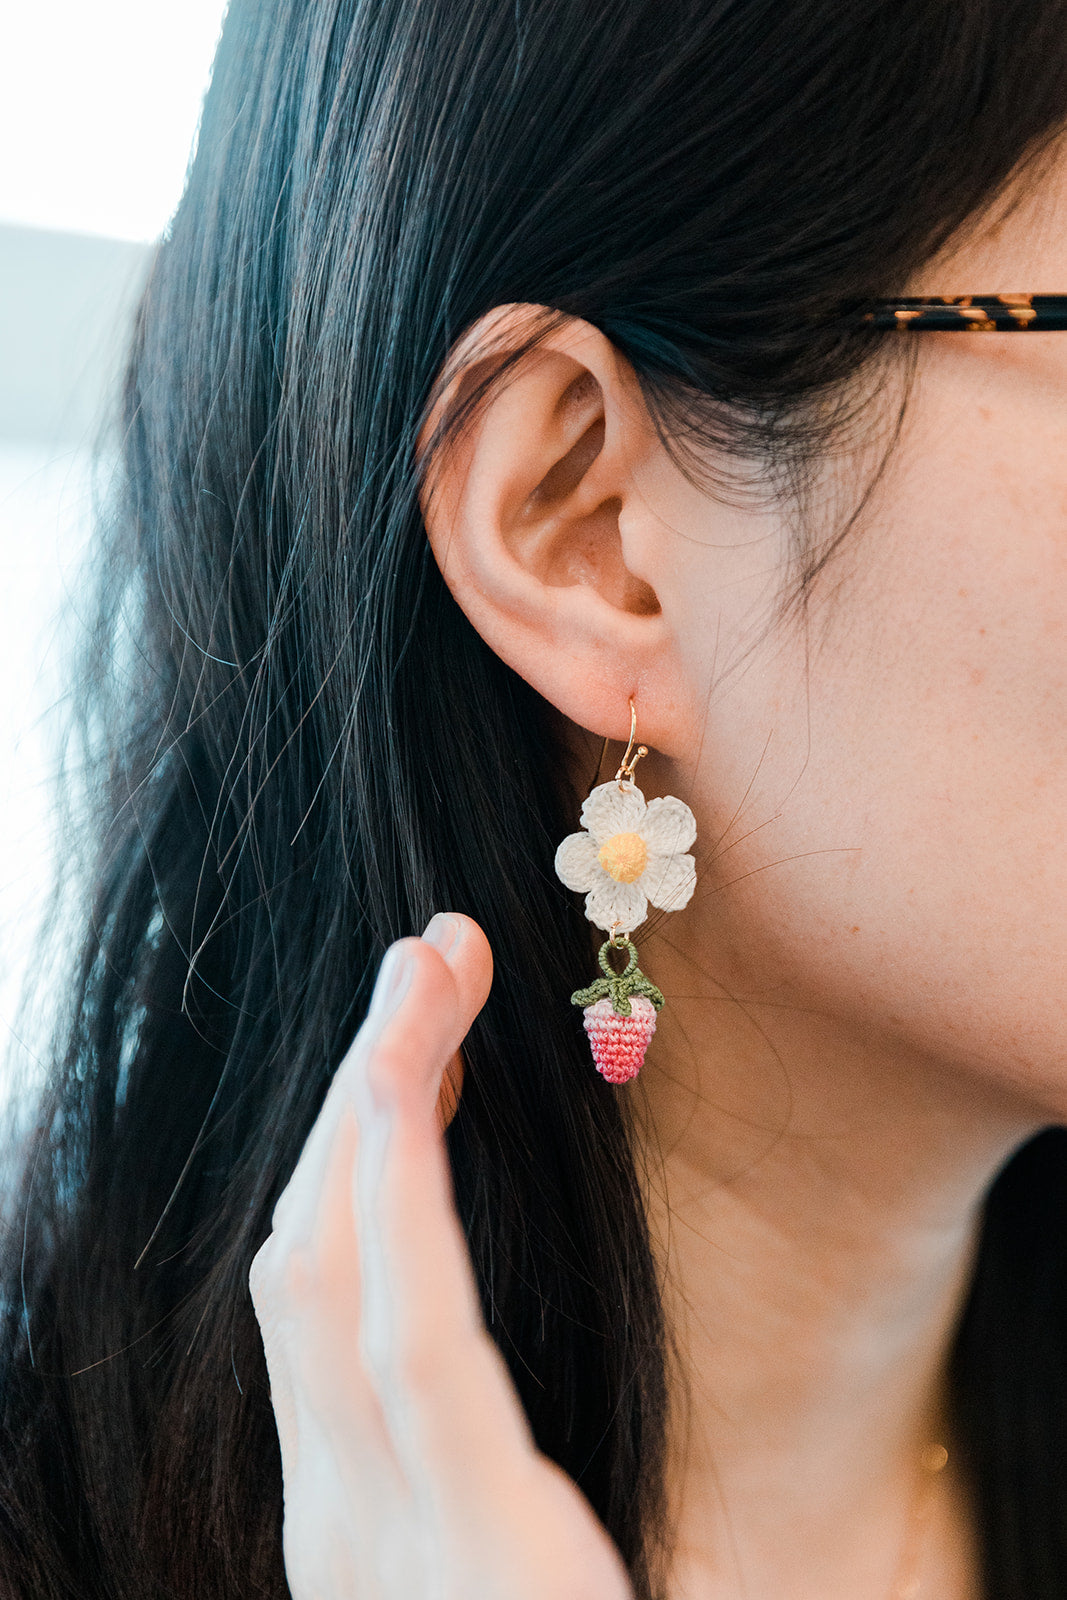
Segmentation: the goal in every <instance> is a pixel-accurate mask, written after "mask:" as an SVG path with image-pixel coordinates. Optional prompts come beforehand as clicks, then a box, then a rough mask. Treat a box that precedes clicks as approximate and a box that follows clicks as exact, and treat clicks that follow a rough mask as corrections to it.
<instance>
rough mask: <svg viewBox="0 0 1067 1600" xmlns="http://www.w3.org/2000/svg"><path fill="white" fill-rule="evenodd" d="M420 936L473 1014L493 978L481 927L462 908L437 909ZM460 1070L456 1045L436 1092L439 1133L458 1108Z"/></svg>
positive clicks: (489, 950) (458, 1052) (462, 1072)
mask: <svg viewBox="0 0 1067 1600" xmlns="http://www.w3.org/2000/svg"><path fill="white" fill-rule="evenodd" d="M442 935H443V938H442ZM422 937H423V938H424V939H425V940H427V941H429V942H431V943H433V944H434V945H435V947H436V948H437V949H438V950H440V952H441V954H442V955H443V956H444V958H445V960H446V961H447V963H448V965H449V967H450V968H451V969H452V975H453V977H454V978H455V980H456V986H457V988H458V989H459V991H460V996H461V1004H465V1005H466V1006H467V1007H468V1008H469V1009H470V1011H471V1013H472V1015H474V1016H476V1015H477V1013H478V1012H479V1011H480V1010H481V1008H482V1006H483V1005H484V1004H485V1002H486V1000H487V999H488V997H489V990H490V988H491V987H492V982H493V952H492V950H491V948H490V945H489V940H488V939H487V938H486V937H485V934H484V933H483V932H482V929H481V928H480V927H479V926H478V924H477V923H476V922H475V921H474V920H473V919H472V918H471V917H466V916H464V915H463V914H462V912H458V911H453V912H448V913H446V912H443V911H439V912H438V913H437V915H436V916H434V917H432V918H431V919H430V922H429V925H428V926H427V928H426V931H425V932H424V933H423V936H422ZM464 997H465V998H464ZM464 1070H465V1068H464V1061H463V1051H462V1049H459V1050H456V1051H455V1052H454V1054H453V1055H452V1056H451V1057H450V1058H449V1060H448V1061H447V1062H446V1064H445V1070H444V1076H443V1077H442V1079H441V1088H440V1091H439V1093H438V1096H437V1126H438V1128H439V1129H440V1131H441V1132H442V1133H443V1132H444V1131H445V1129H446V1128H448V1127H449V1125H450V1124H451V1122H452V1119H453V1117H454V1116H455V1114H456V1112H457V1111H458V1110H459V1101H460V1096H461V1095H462V1093H463V1077H464Z"/></svg>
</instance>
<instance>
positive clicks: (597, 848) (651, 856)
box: [556, 780, 697, 933]
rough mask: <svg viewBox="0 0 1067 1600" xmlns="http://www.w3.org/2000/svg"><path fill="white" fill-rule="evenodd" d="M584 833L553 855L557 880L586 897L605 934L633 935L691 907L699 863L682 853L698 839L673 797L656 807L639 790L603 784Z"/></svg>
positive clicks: (587, 807) (592, 799)
mask: <svg viewBox="0 0 1067 1600" xmlns="http://www.w3.org/2000/svg"><path fill="white" fill-rule="evenodd" d="M581 821H582V827H583V828H585V829H587V830H588V831H587V832H585V833H570V834H568V835H567V837H566V838H565V839H564V840H563V843H562V844H561V845H560V847H559V849H558V850H557V851H556V873H557V875H558V876H559V877H560V878H561V879H562V880H563V882H564V883H565V884H566V885H567V888H568V889H578V890H584V891H585V914H586V916H587V917H588V918H589V921H590V922H592V923H595V925H596V926H597V927H598V928H603V929H604V931H605V933H610V932H611V931H612V929H613V928H615V927H616V926H618V928H619V932H620V933H632V932H633V930H634V928H636V927H637V924H638V923H639V922H644V920H645V918H646V917H647V916H648V902H649V901H650V900H651V902H652V904H653V905H654V906H658V907H659V908H660V909H661V910H663V911H678V910H680V909H681V907H682V906H685V905H688V904H689V900H690V898H691V896H692V893H693V890H694V889H695V887H696V881H697V880H696V862H695V860H694V859H693V857H692V856H691V855H687V854H685V852H686V851H687V850H688V849H689V846H690V845H691V844H692V843H693V842H694V840H695V839H696V836H697V825H696V818H695V817H694V816H693V813H692V812H691V811H690V809H689V807H688V806H687V805H686V804H685V803H684V801H682V800H677V799H675V797H674V795H667V796H666V797H665V798H663V799H660V800H651V801H649V803H648V804H647V805H646V804H645V797H644V795H643V794H642V793H641V791H640V789H639V788H638V787H637V785H636V784H634V783H632V782H625V781H624V783H623V788H622V792H621V793H620V791H619V785H618V783H617V782H616V781H615V780H612V782H610V783H601V784H599V785H598V786H597V787H596V788H595V789H594V790H593V791H592V792H591V794H590V795H589V797H588V799H587V800H586V802H585V804H584V805H583V806H582V817H581Z"/></svg>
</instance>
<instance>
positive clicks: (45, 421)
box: [0, 0, 224, 1072]
mask: <svg viewBox="0 0 1067 1600" xmlns="http://www.w3.org/2000/svg"><path fill="white" fill-rule="evenodd" d="M223 8H224V6H223V0H26V3H24V4H22V5H20V6H17V7H15V6H12V7H9V8H7V10H6V11H5V14H4V23H3V31H2V35H0V149H2V150H3V158H2V160H0V683H2V685H3V687H2V691H0V1058H3V1057H7V1061H8V1067H9V1069H12V1068H13V1069H16V1070H18V1071H19V1072H21V1071H25V1070H26V1067H27V1062H28V1056H29V1055H32V1052H33V1041H32V1040H31V1039H30V1038H27V1040H26V1044H25V1050H24V1051H23V1052H22V1056H20V1057H19V1058H18V1059H17V1060H16V1058H15V1055H14V1054H12V1053H11V1052H10V1050H9V1041H10V1039H11V1035H12V1030H13V1027H14V1023H15V1007H16V999H17V995H18V992H19V988H20V984H21V978H22V965H23V961H24V959H25V956H26V952H27V950H28V947H29V939H30V936H31V933H32V930H33V928H34V927H35V919H36V917H37V916H38V914H39V910H40V906H41V898H42V894H43V890H44V887H45V886H46V885H47V883H48V882H49V880H50V875H51V871H52V860H53V857H54V853H55V851H56V850H58V851H59V852H60V859H61V855H62V848H63V841H62V839H58V840H57V839H56V838H55V837H54V830H53V826H52V817H51V812H50V796H49V771H50V765H51V755H50V740H51V738H52V734H51V732H50V728H51V726H52V724H51V722H50V717H49V707H50V706H53V705H54V704H55V703H56V702H57V701H61V699H62V695H63V692H64V683H63V678H62V663H63V649H64V640H65V637H66V632H65V630H67V629H69V628H70V627H71V626H75V627H76V626H77V615H78V599H79V597H78V596H77V595H76V594H72V593H71V592H70V590H71V575H72V574H73V572H74V570H75V564H76V562H77V560H78V557H79V555H80V554H81V552H82V550H83V547H84V541H85V537H86V533H87V530H88V527H89V516H90V504H89V483H90V474H91V471H92V469H93V465H94V463H93V455H92V451H93V447H94V440H95V439H96V437H97V435H98V434H99V431H100V424H101V422H102V420H103V419H104V417H105V416H106V413H107V408H108V406H109V404H110V403H111V400H112V397H113V388H114V382H115V376H116V373H117V371H118V369H119V366H120V364H121V360H122V355H123V347H124V342H125V339H126V335H127V330H128V326H129V321H130V316H131V314H132V306H133V304H134V301H135V298H136V294H137V291H138V288H139V285H140V283H141V281H142V279H143V276H144V272H145V270H146V268H147V265H148V261H149V258H150V255H151V246H152V242H153V241H154V240H155V239H156V238H158V236H159V234H160V233H161V232H162V230H163V229H164V227H165V226H166V223H167V221H168V219H169V218H170V216H171V214H172V212H173V210H174V207H175V206H176V204H177V202H178V199H179V197H180V195H181V190H182V185H183V182H184V177H185V171H186V166H187V162H188V160H189V157H190V154H191V152H192V150H193V148H194V145H195V138H196V129H197V122H198V118H199V112H200V103H201V100H202V97H203V93H204V90H205V88H206V86H207V83H208V79H209V75H210V67H211V60H212V56H213V54H214V49H215V43H216V40H217V37H218V32H219V27H220V24H221V20H222V13H223ZM101 465H102V466H103V469H104V470H105V471H106V462H105V463H103V464H101V463H97V468H98V470H99V469H100V467H101Z"/></svg>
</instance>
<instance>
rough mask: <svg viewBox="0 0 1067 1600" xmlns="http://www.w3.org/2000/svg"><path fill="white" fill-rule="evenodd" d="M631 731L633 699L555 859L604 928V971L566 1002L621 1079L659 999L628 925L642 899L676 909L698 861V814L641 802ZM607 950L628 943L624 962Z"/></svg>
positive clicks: (602, 1065)
mask: <svg viewBox="0 0 1067 1600" xmlns="http://www.w3.org/2000/svg"><path fill="white" fill-rule="evenodd" d="M636 737H637V711H636V709H635V707H634V703H633V700H632V699H631V700H630V742H629V744H628V745H627V746H626V754H625V755H624V756H623V758H622V765H621V766H620V767H619V770H618V772H617V773H616V774H615V777H614V778H613V779H612V781H611V782H610V783H601V784H598V785H597V786H596V788H594V789H591V790H590V792H589V795H588V797H587V798H586V800H585V802H584V804H583V805H582V812H581V824H582V828H583V829H584V830H586V831H584V832H582V833H571V834H568V835H567V837H566V839H564V840H563V842H562V844H561V845H560V846H559V849H558V850H557V851H556V860H555V867H556V874H557V876H558V877H559V878H560V879H561V881H562V882H563V883H564V884H566V886H567V888H568V889H578V890H581V891H584V892H585V914H586V916H587V917H588V919H589V921H590V922H592V923H593V924H594V925H595V926H596V927H598V928H602V929H603V930H604V931H605V933H607V934H609V937H608V938H607V939H605V941H604V943H603V944H602V945H601V946H600V954H599V956H598V958H597V959H598V961H599V963H600V970H601V972H602V973H603V974H604V976H603V977H602V978H597V979H596V980H595V981H594V982H593V983H591V984H590V985H589V986H588V988H586V989H576V990H575V992H574V993H573V994H572V995H571V1004H572V1005H576V1006H582V1007H583V1008H584V1013H585V1014H584V1019H583V1026H584V1027H585V1031H586V1034H587V1036H588V1038H589V1044H590V1046H591V1048H592V1052H593V1060H594V1062H595V1064H596V1069H597V1071H598V1072H599V1073H600V1074H601V1075H602V1076H603V1077H604V1078H606V1079H607V1081H608V1082H609V1083H626V1082H627V1081H628V1080H629V1079H630V1078H634V1077H636V1076H637V1074H638V1072H640V1070H641V1066H642V1063H643V1062H644V1059H645V1051H646V1050H647V1049H648V1044H649V1040H650V1039H651V1038H652V1035H653V1034H654V1033H655V1031H656V1017H657V1013H658V1012H659V1009H660V1007H661V1006H662V1005H663V1003H664V1002H663V995H662V993H661V992H660V990H659V989H657V988H656V985H655V984H654V983H651V982H650V981H649V979H648V978H646V977H645V975H644V973H643V972H642V971H641V968H640V967H639V966H638V964H637V947H636V945H635V944H634V942H633V940H632V939H631V937H630V935H631V934H632V933H633V930H634V929H635V928H636V927H637V925H638V923H639V922H644V920H645V918H646V917H647V915H648V906H649V901H651V903H652V904H653V905H654V906H658V907H659V909H660V910H662V911H678V910H680V909H681V908H682V906H685V905H688V904H689V901H690V899H691V897H692V894H693V890H694V888H695V887H696V861H695V860H694V858H693V857H692V856H691V855H688V854H687V853H686V852H687V851H688V850H689V848H690V846H691V845H692V844H693V843H694V841H695V840H696V835H697V825H696V818H695V817H694V816H693V813H692V812H691V811H690V809H689V807H688V806H687V805H686V804H685V803H684V802H683V801H681V800H678V799H676V798H675V796H674V795H666V796H665V797H664V798H663V799H659V800H650V801H649V802H648V803H647V805H646V803H645V797H644V795H643V794H642V793H641V791H640V789H639V788H638V787H637V785H636V784H635V783H634V779H633V774H634V768H635V767H636V765H637V763H638V762H639V761H640V759H641V757H642V756H647V755H648V747H647V745H643V744H642V745H638V747H637V749H636V751H634V741H635V739H636ZM604 743H605V746H606V745H607V740H605V741H604ZM631 751H633V754H632V755H631ZM612 950H625V951H626V953H627V956H628V958H629V959H628V961H627V964H626V967H625V968H624V969H623V971H622V972H616V971H615V969H614V967H613V966H612V965H611V961H610V956H609V952H610V951H612Z"/></svg>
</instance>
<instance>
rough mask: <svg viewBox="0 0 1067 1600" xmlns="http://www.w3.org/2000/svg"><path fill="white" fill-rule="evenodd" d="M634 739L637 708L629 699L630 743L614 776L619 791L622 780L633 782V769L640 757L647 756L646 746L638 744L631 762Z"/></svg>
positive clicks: (635, 735)
mask: <svg viewBox="0 0 1067 1600" xmlns="http://www.w3.org/2000/svg"><path fill="white" fill-rule="evenodd" d="M636 737H637V707H636V706H635V705H634V703H633V700H632V699H631V701H630V742H629V744H628V745H627V746H626V754H625V755H624V756H623V758H622V765H621V766H620V767H619V770H618V772H617V773H616V774H615V781H616V782H617V783H618V785H619V789H620V791H621V790H622V784H623V779H624V778H629V779H630V781H631V782H632V781H633V775H634V768H635V767H636V765H637V763H638V762H639V761H640V759H641V757H642V756H647V755H648V746H647V745H644V744H639V745H638V747H637V749H636V750H635V751H634V755H633V759H632V760H631V758H630V751H631V750H633V748H634V739H635V738H636Z"/></svg>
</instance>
